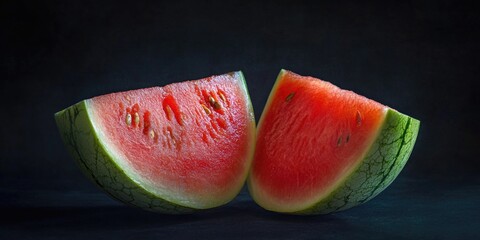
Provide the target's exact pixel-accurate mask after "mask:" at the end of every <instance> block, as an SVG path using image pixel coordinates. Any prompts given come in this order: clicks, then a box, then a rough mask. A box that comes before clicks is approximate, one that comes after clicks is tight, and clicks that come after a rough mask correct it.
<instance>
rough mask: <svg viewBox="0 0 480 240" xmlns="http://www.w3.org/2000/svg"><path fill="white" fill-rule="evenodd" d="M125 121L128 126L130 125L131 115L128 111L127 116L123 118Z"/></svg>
mask: <svg viewBox="0 0 480 240" xmlns="http://www.w3.org/2000/svg"><path fill="white" fill-rule="evenodd" d="M125 122H127V125H128V126H130V125H132V115H131V114H130V113H127V117H126V119H125Z"/></svg>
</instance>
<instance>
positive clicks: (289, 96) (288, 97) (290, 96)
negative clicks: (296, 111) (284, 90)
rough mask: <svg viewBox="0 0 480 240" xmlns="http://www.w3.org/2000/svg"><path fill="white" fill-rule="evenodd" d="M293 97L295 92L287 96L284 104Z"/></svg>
mask: <svg viewBox="0 0 480 240" xmlns="http://www.w3.org/2000/svg"><path fill="white" fill-rule="evenodd" d="M293 96H295V92H292V93H290V94H288V96H287V97H286V98H285V101H286V102H290V101H292V98H293Z"/></svg>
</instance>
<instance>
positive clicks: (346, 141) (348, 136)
mask: <svg viewBox="0 0 480 240" xmlns="http://www.w3.org/2000/svg"><path fill="white" fill-rule="evenodd" d="M348 141H350V133H349V134H348V135H347V139H345V143H348Z"/></svg>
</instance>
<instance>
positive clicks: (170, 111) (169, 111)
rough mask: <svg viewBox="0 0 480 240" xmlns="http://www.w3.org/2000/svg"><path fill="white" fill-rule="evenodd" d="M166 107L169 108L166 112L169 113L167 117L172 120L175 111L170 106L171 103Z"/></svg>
mask: <svg viewBox="0 0 480 240" xmlns="http://www.w3.org/2000/svg"><path fill="white" fill-rule="evenodd" d="M165 109H166V110H167V111H166V113H167V119H168V120H170V119H171V118H172V117H171V115H172V114H173V111H172V108H171V107H170V105H167V106H166V107H165Z"/></svg>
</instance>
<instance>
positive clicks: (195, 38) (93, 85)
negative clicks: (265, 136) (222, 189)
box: [0, 0, 480, 238]
mask: <svg viewBox="0 0 480 240" xmlns="http://www.w3.org/2000/svg"><path fill="white" fill-rule="evenodd" d="M479 10H480V9H479V8H478V7H477V6H476V5H475V4H473V3H468V2H458V1H397V2H381V1H379V2H360V1H358V2H355V1H331V2H328V3H327V2H318V3H315V2H313V1H263V2H260V1H259V2H253V1H252V2H248V1H230V0H228V1H222V2H218V3H214V2H212V1H205V2H204V1H171V2H164V1H131V2H126V1H89V0H86V1H2V2H1V3H0V34H1V35H0V70H1V72H0V73H1V75H0V79H1V93H2V94H1V95H0V97H1V100H2V103H3V104H2V106H1V112H2V115H1V116H2V117H1V120H0V121H1V122H0V125H1V129H2V142H1V144H2V145H1V152H0V156H1V161H0V190H1V192H0V194H1V195H0V197H1V198H2V199H3V200H2V201H1V204H2V206H0V207H2V209H3V210H2V211H5V214H6V215H4V216H7V215H9V216H10V215H11V216H16V217H13V220H12V221H7V219H4V220H5V223H7V225H5V226H9V227H8V230H6V229H7V228H6V229H4V230H5V231H3V233H4V234H5V236H17V235H15V234H20V233H22V234H25V235H21V236H22V237H27V236H31V235H28V234H30V233H39V232H40V233H42V234H47V235H46V236H51V237H55V236H64V237H65V236H66V235H68V234H69V233H76V234H78V232H76V230H78V229H77V228H71V227H70V226H72V225H80V226H82V224H83V225H84V226H85V227H86V228H87V229H90V230H91V233H92V234H94V233H98V234H103V233H104V232H102V231H103V230H104V229H103V228H98V227H97V226H96V225H93V224H91V222H90V221H89V220H87V219H95V220H99V221H100V222H103V224H106V223H105V222H107V221H109V220H111V219H116V220H115V221H114V222H115V223H118V224H120V225H115V224H110V225H107V229H109V230H110V232H109V234H113V233H117V234H119V235H118V236H124V235H121V234H120V233H119V232H118V231H120V230H121V229H128V228H129V227H132V228H133V229H137V228H138V227H140V226H144V224H146V223H147V222H148V223H150V224H151V223H152V222H155V221H157V222H155V223H157V224H158V225H154V226H155V227H158V229H163V230H165V229H166V228H165V229H164V227H165V226H167V225H168V226H170V228H169V229H170V230H169V231H170V232H169V231H167V230H165V231H166V232H165V231H164V232H162V233H164V234H166V235H158V234H159V233H160V232H155V231H153V232H147V233H152V234H153V233H155V234H157V235H155V234H153V235H149V234H147V236H169V235H168V234H167V233H171V234H172V235H171V236H179V235H175V234H180V233H182V234H184V235H180V236H184V237H188V234H187V235H185V234H186V233H185V232H184V231H182V229H181V227H184V228H185V229H189V228H193V229H196V228H195V227H197V228H198V229H203V230H204V232H202V233H204V234H206V235H208V234H207V233H208V231H207V230H206V229H208V226H211V225H217V226H218V224H219V223H220V222H218V221H214V220H213V219H216V218H219V217H220V216H226V215H228V216H230V217H229V218H228V219H227V221H225V222H224V223H226V222H227V223H231V224H239V225H238V226H242V223H243V224H247V225H246V226H248V223H252V221H253V220H252V219H254V220H255V219H256V220H258V219H261V221H260V222H259V223H258V225H256V226H262V224H263V226H264V227H261V228H260V227H259V229H258V233H261V232H263V233H265V231H270V230H271V231H270V232H271V233H274V232H275V231H278V230H284V231H287V230H288V229H289V228H288V227H291V230H292V231H294V230H295V231H299V233H302V234H304V235H288V234H278V235H275V234H273V235H271V236H276V237H287V238H288V237H292V236H303V237H323V238H335V236H336V235H335V234H339V232H342V231H343V230H344V229H347V232H348V231H350V235H349V236H351V237H357V238H358V237H360V238H361V237H366V236H370V237H371V236H372V235H371V234H370V233H371V232H375V231H376V230H380V232H381V233H384V234H385V235H376V236H377V237H378V236H382V237H383V236H388V237H402V236H405V235H403V234H405V232H403V234H402V231H403V230H400V229H395V228H392V227H391V226H390V225H388V224H384V225H385V226H386V227H385V226H383V225H381V226H380V225H378V226H377V227H373V228H371V229H370V231H366V230H364V227H365V226H362V225H361V224H360V225H358V226H357V225H355V224H354V223H355V221H354V220H355V219H357V220H358V219H359V218H361V217H362V216H365V215H368V216H370V214H372V212H373V213H377V214H379V215H378V216H377V215H375V214H373V216H374V217H373V218H368V219H366V220H364V222H365V224H368V225H370V226H376V225H375V224H380V223H382V222H385V221H387V222H388V221H394V219H398V218H399V216H400V215H401V214H402V213H405V211H407V210H408V209H410V210H411V212H410V214H411V215H410V216H411V217H412V218H411V219H410V218H408V219H403V221H400V222H397V223H395V224H396V225H398V226H403V227H404V228H403V229H405V226H410V227H412V229H410V230H411V231H412V234H413V235H406V236H410V237H427V238H428V237H432V238H442V237H444V238H449V237H453V238H455V237H459V236H463V237H465V236H466V237H472V236H477V237H478V236H479V235H480V234H479V233H478V232H477V231H476V230H473V228H471V227H473V226H476V227H478V226H480V219H479V217H478V215H479V214H478V212H480V210H479V207H478V204H477V203H480V202H479V200H480V196H479V195H480V194H479V192H480V187H479V186H480V185H479V183H480V178H479V175H478V172H479V170H480V161H479V160H480V159H479V158H478V153H479V149H480V144H479V143H480V141H479V136H478V134H479V133H480V131H479V125H480V124H478V121H479V117H477V116H478V114H477V112H478V110H479V107H478V105H479V103H480V102H479V94H478V90H479V88H478V87H477V86H478V85H479V84H478V83H477V82H478V80H479V72H480V71H479V69H480V64H479V63H480V61H479V60H480V59H479V57H478V55H479V53H480V51H479V50H480V46H479V43H480V36H479V32H480V31H479V29H480V15H479V12H480V11H479ZM281 68H285V69H289V70H292V71H294V72H297V73H299V74H302V75H311V76H315V77H319V78H322V79H324V80H328V81H331V82H333V83H334V84H336V85H338V86H340V87H342V88H345V89H349V90H353V91H355V92H357V93H359V94H362V95H364V96H367V97H369V98H371V99H374V100H377V101H378V102H381V103H383V104H386V105H388V106H391V107H393V108H395V109H397V110H399V111H401V112H403V113H406V114H408V115H410V116H412V117H415V118H417V119H419V120H421V124H422V125H421V129H420V134H419V137H418V140H417V144H416V146H415V149H414V151H413V154H412V156H411V158H410V160H409V162H408V164H407V165H406V167H405V169H404V170H403V172H402V173H401V175H400V177H399V179H398V180H397V181H396V182H395V183H394V184H392V186H391V188H389V189H388V190H387V191H386V192H384V193H382V194H381V195H380V196H379V197H377V198H376V199H374V200H373V201H372V202H374V203H369V204H366V205H365V206H361V207H358V208H356V210H351V211H350V212H348V211H347V212H345V213H340V214H337V215H329V216H324V217H316V218H307V219H305V218H289V217H283V216H282V217H280V216H277V215H270V214H269V213H266V212H264V211H263V210H261V209H259V208H258V207H256V206H255V205H254V204H253V203H252V202H251V200H250V198H249V197H248V194H247V193H246V192H245V191H243V192H242V194H241V195H240V196H239V198H237V199H236V201H234V202H233V203H232V204H230V205H229V206H230V207H228V206H227V207H224V208H220V209H219V210H213V211H207V212H206V213H200V214H199V215H194V217H193V218H195V219H196V220H195V224H197V225H194V224H193V223H191V222H189V221H187V222H186V219H190V218H182V217H170V218H169V217H166V216H159V215H150V213H144V212H142V211H140V210H137V209H130V208H127V207H124V206H123V205H119V204H117V203H116V202H114V201H112V200H110V199H109V198H108V197H106V196H104V195H103V194H102V193H101V192H100V191H99V190H97V189H96V188H95V187H94V186H93V184H91V183H90V182H88V181H87V180H86V179H85V178H84V177H83V176H82V175H81V173H80V171H79V170H78V169H77V167H76V166H75V164H74V162H73V160H72V159H71V158H70V156H69V155H68V154H67V152H66V150H65V148H64V147H63V144H62V142H61V139H60V137H59V134H58V131H57V129H56V126H55V123H54V119H53V114H54V113H55V112H56V111H59V110H61V109H63V108H65V107H67V106H69V105H72V104H74V103H76V102H78V101H80V100H83V99H86V98H91V97H93V96H97V95H101V94H106V93H111V92H116V91H122V90H129V89H136V88H144V87H150V86H156V85H165V84H168V83H172V82H177V81H182V80H189V79H199V78H203V77H206V76H210V75H213V74H222V73H226V72H230V71H233V70H242V71H243V72H244V74H245V77H246V79H247V83H248V86H249V91H250V95H251V98H252V102H253V105H254V109H255V114H256V117H257V120H258V118H259V117H260V114H261V111H262V110H263V107H264V104H265V101H266V99H267V97H268V94H269V91H270V89H271V87H272V85H273V83H274V81H275V78H276V75H277V74H278V72H279V70H280V69H281ZM416 196H417V197H416ZM402 199H403V200H402ZM416 199H417V200H418V202H416V201H415V200H416ZM422 199H423V202H422ZM408 201H410V202H408ZM382 204H386V205H382ZM389 204H390V205H389ZM415 204H416V205H415ZM382 206H384V208H382ZM408 206H410V207H411V206H417V207H418V208H414V209H411V208H408ZM459 206H460V209H463V210H459V212H457V211H455V210H454V209H458V208H459ZM462 207H463V208H462ZM237 208H238V209H240V210H239V211H240V212H243V213H245V212H247V214H246V215H245V214H241V213H238V212H239V211H236V210H235V209H237ZM252 209H253V210H252ZM379 209H381V210H382V209H383V210H384V211H380V210H379ZM393 209H395V210H393ZM102 211H103V212H104V214H103V215H98V214H99V212H102ZM249 211H250V213H251V214H248V212H249ZM422 211H430V212H428V214H427V213H425V212H422ZM442 212H443V213H444V214H447V215H439V216H437V215H435V214H441V213H442ZM415 213H417V214H415ZM89 214H90V215H89ZM95 214H97V215H95ZM342 214H346V215H342ZM395 214H397V215H399V216H397V215H395ZM462 214H463V215H462ZM100 216H103V217H100ZM265 216H267V217H265ZM379 216H382V217H384V218H385V219H383V220H381V219H380V218H378V217H379ZM402 216H403V215H402ZM82 217H83V218H82ZM122 218H128V219H130V220H131V221H133V222H134V223H136V224H137V225H133V226H125V225H122V224H121V220H119V219H122ZM457 218H458V219H457ZM72 219H80V220H76V221H73V222H72ZM82 219H83V220H82ZM132 219H133V220H132ZM144 219H148V221H146V220H144ZM159 219H160V220H159ZM220 219H222V218H221V217H220ZM332 219H334V220H332ZM338 219H340V222H338V221H337V220H338ZM352 219H353V220H352ZM442 219H443V220H445V221H443V220H442ZM455 219H457V221H455ZM45 221H46V222H47V223H45ZM158 221H159V222H158ZM219 221H223V220H219ZM229 221H230V222H229ZM351 221H353V223H352V222H351ZM412 221H413V222H415V224H417V226H418V227H414V226H413V225H409V224H410V223H412ZM436 221H438V222H436ZM253 222H255V221H253ZM345 222H346V223H348V224H347V226H345ZM455 222H456V223H457V224H459V225H458V226H459V228H454V231H453V232H449V233H445V234H444V233H441V234H440V233H439V232H441V231H442V228H443V227H451V225H450V224H451V223H455ZM69 223H72V224H71V225H70V224H69ZM89 223H90V225H89ZM350 223H352V224H350ZM38 224H40V225H41V224H44V225H41V226H44V227H45V228H43V227H42V228H40V227H38V226H39V225H38ZM142 224H143V225H142ZM202 224H205V225H202ZM282 224H285V225H282ZM312 224H315V228H316V229H317V230H318V231H313V232H309V231H305V230H304V229H303V230H302V228H303V227H305V228H308V229H310V228H309V227H307V226H310V225H312ZM322 224H323V225H322ZM325 224H327V225H325ZM342 224H343V225H342ZM392 224H393V223H392ZM402 224H403V225H402ZM422 224H423V225H422ZM147 225H148V224H147ZM13 226H16V228H15V227H13ZM22 226H29V227H30V228H32V227H33V229H34V231H33V232H29V231H23V230H25V229H23V228H22ZM34 226H37V227H38V229H37V228H35V227H34ZM53 226H60V229H61V230H57V231H53V229H54V227H53ZM149 226H153V225H149ZM171 226H177V227H178V228H179V229H180V231H179V232H178V231H177V230H178V229H175V227H173V228H172V227H171ZM204 226H207V227H204ZM322 226H323V227H322ZM352 226H353V227H352ZM389 226H390V228H391V229H390V228H388V227H389ZM427 226H429V227H433V229H432V228H430V230H427V229H429V228H428V227H427ZM49 227H50V228H49ZM96 227H97V228H96ZM117 227H118V229H117ZM312 227H313V226H312ZM435 227H436V228H437V229H435ZM269 228H270V229H269ZM35 229H36V230H35ZM39 229H43V230H39ZM49 229H50V230H52V231H50V230H49ZM155 229H156V228H154V230H155ZM198 229H197V230H198ZM227 229H228V228H227ZM253 229H255V228H253ZM332 229H333V230H332ZM336 229H338V231H337V230H336ZM0 230H1V228H0ZM117 230H118V231H117ZM230 230H232V231H223V232H221V234H220V235H219V236H230V237H232V236H233V237H235V236H236V237H239V236H240V235H236V234H235V231H238V232H244V233H245V229H242V228H241V227H239V228H232V229H230ZM397 230H398V232H396V231H397ZM62 231H63V232H62ZM175 231H177V232H176V233H175V234H174V232H175ZM247 232H248V231H247ZM280 232H281V231H280ZM0 233H2V232H1V231H0ZM143 233H145V232H143ZM252 233H253V232H252ZM325 233H328V234H330V235H325ZM61 234H66V235H61ZM193 234H194V233H193V232H192V236H194V235H193ZM196 234H198V232H197V233H196ZM309 234H310V235H309ZM315 234H317V235H315ZM19 236H20V235H19ZM76 236H77V237H78V236H83V235H76ZM92 236H100V235H92ZM107 236H108V235H107ZM127 236H130V235H127ZM198 236H202V235H201V234H200V235H198ZM259 236H263V237H268V236H270V235H268V234H266V235H259ZM0 237H1V235H0Z"/></svg>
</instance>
